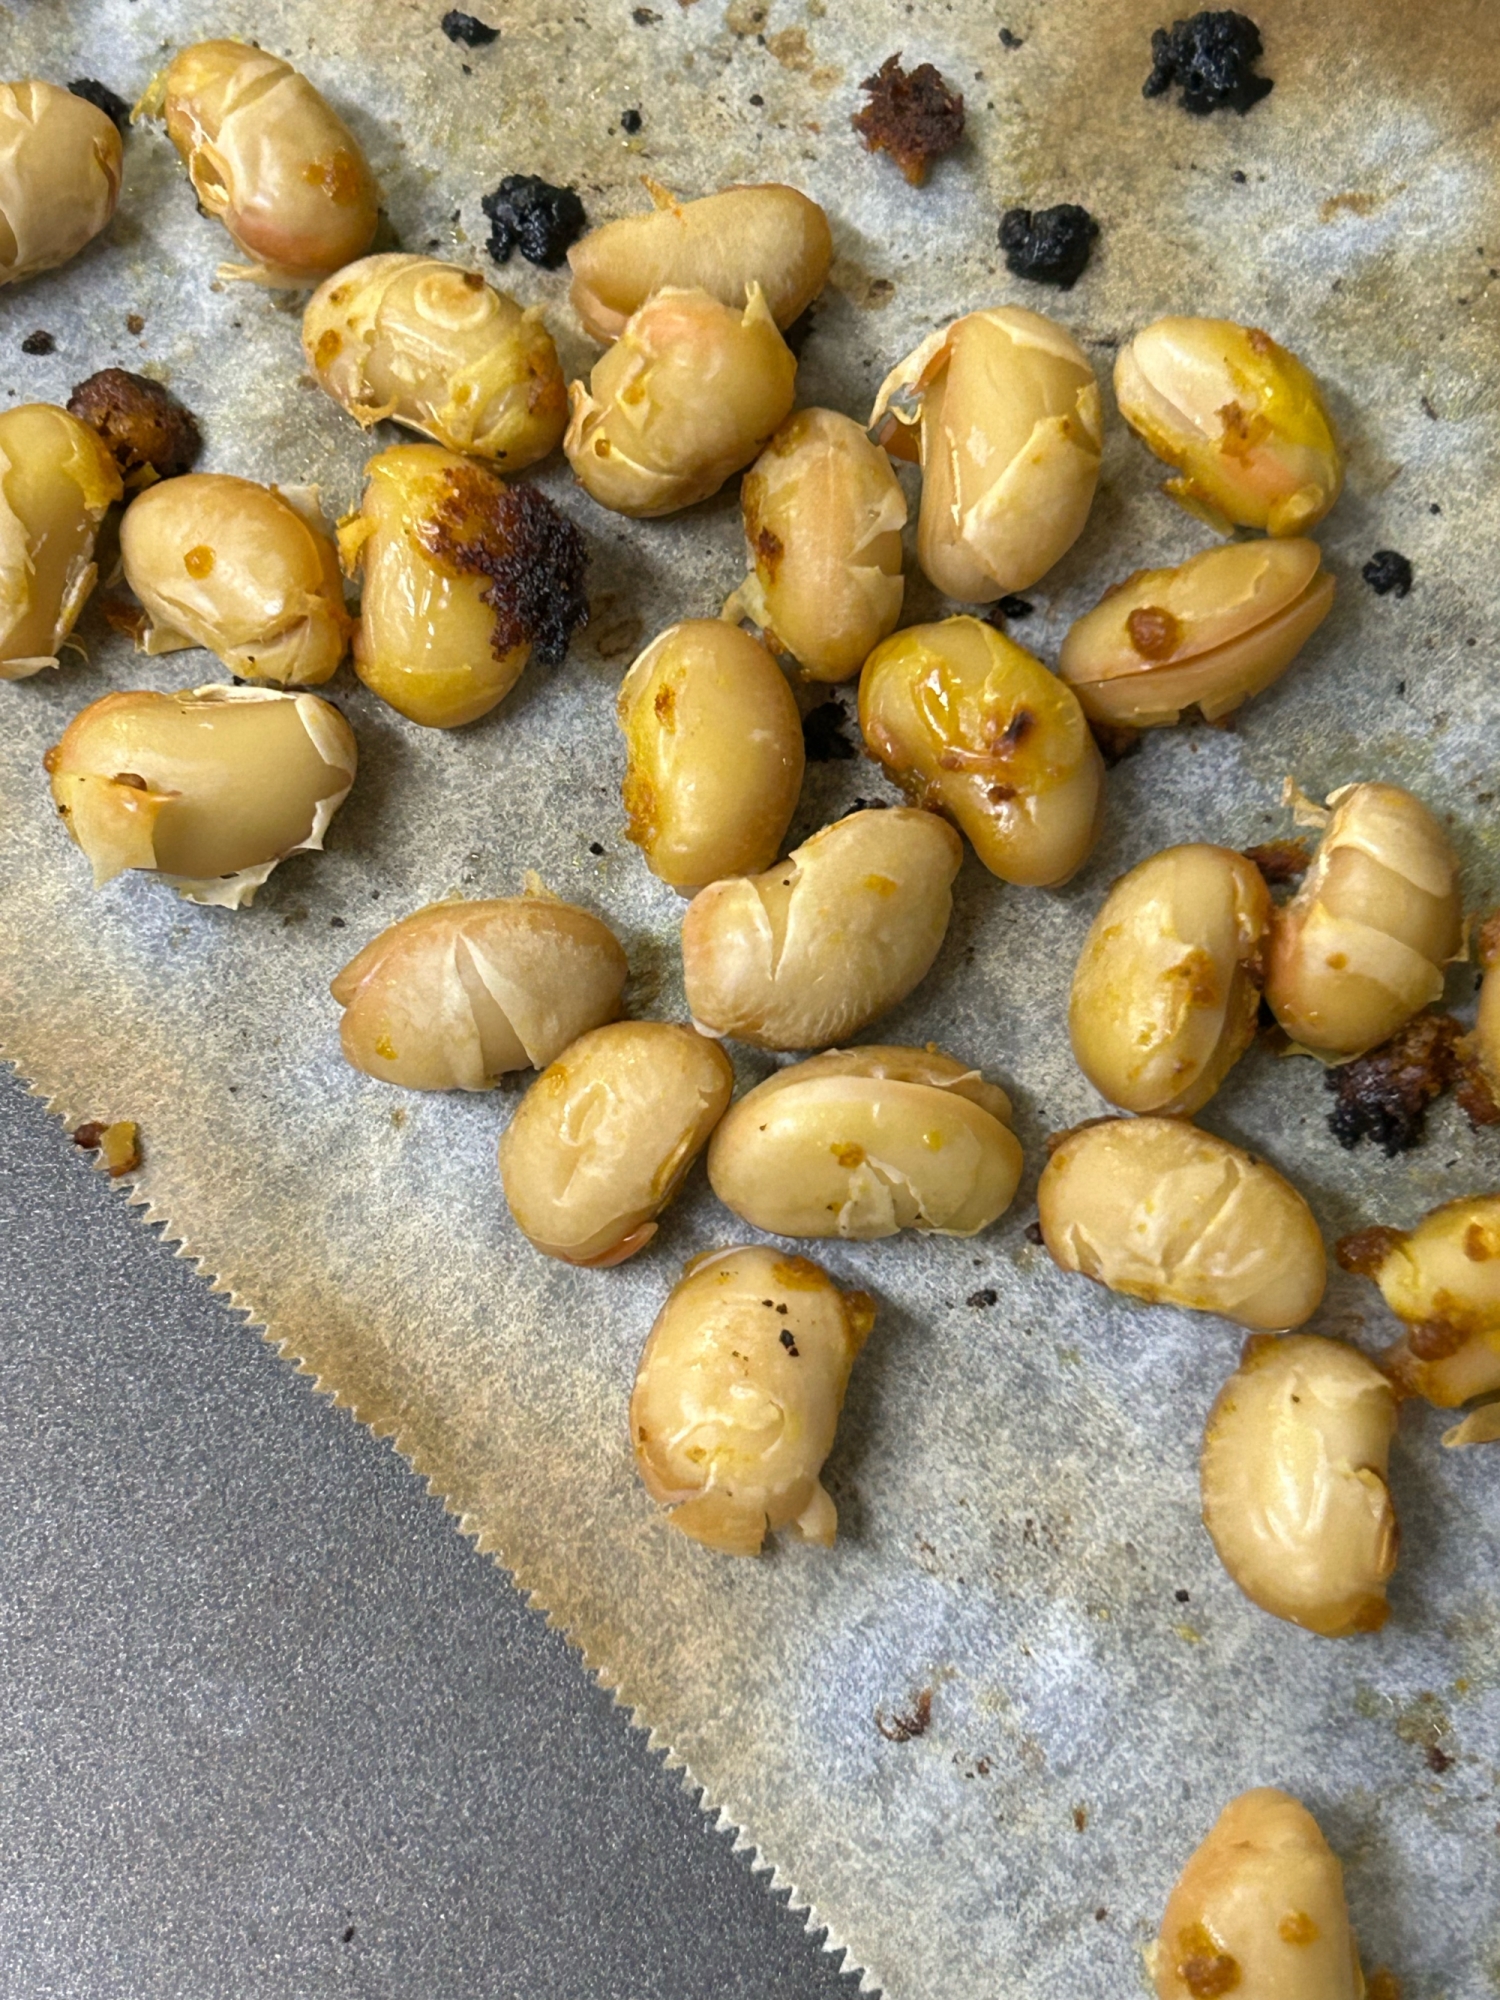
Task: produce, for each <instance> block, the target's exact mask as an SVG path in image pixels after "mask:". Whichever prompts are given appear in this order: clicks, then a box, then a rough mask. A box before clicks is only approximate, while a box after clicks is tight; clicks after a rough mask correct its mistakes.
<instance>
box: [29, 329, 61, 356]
mask: <svg viewBox="0 0 1500 2000" xmlns="http://www.w3.org/2000/svg"><path fill="white" fill-rule="evenodd" d="M21 352H22V353H23V354H55V353H56V352H57V342H56V341H55V340H54V339H53V338H52V335H51V334H50V333H48V332H46V330H45V329H44V328H42V327H38V328H37V330H36V332H35V333H28V334H27V336H26V338H25V339H24V340H23V341H22V342H21Z"/></svg>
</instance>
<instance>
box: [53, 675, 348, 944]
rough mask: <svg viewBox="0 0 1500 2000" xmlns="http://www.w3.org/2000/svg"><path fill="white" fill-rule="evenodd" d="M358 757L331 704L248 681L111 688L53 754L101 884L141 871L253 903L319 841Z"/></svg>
mask: <svg viewBox="0 0 1500 2000" xmlns="http://www.w3.org/2000/svg"><path fill="white" fill-rule="evenodd" d="M355 765H356V755H355V748H354V737H353V734H352V733H351V731H350V728H349V725H348V723H346V722H345V720H344V718H343V717H342V716H341V715H340V714H339V712H338V710H337V709H336V708H333V707H330V705H329V704H328V703H327V702H326V701H320V700H319V699H318V697H317V696H316V695H311V694H285V693H283V692H281V691H280V690H279V689H270V688H249V687H201V688H192V689H190V690H188V691H187V692H186V693H183V694H151V693H147V692H145V691H141V692H132V693H120V694H107V695H105V696H103V698H102V699H101V700H99V701H96V702H92V703H91V704H90V705H89V707H87V708H85V709H84V710H82V711H81V713H79V714H78V715H75V716H74V718H73V720H72V721H71V722H70V723H69V724H68V727H67V729H66V730H65V731H64V732H63V737H62V741H61V742H60V743H58V744H57V745H56V746H55V748H53V749H52V750H49V751H48V753H47V758H46V766H47V770H48V773H49V774H50V776H51V779H52V797H53V801H54V803H55V804H56V806H57V809H58V811H59V812H60V813H61V815H62V817H63V822H64V824H65V825H66V827H67V829H68V832H69V833H70V834H71V836H72V837H73V839H74V840H75V841H76V842H77V844H78V845H79V847H81V848H82V849H83V851H84V853H85V854H86V855H87V856H88V858H89V861H90V862H91V863H92V865H93V870H94V887H95V888H96V889H97V888H100V887H102V886H103V884H104V883H106V882H109V881H112V880H113V879H114V877H115V876H116V875H119V874H121V873H123V872H124V870H125V869H127V868H141V869H147V870H151V871H154V872H155V873H157V874H160V875H162V876H163V877H164V878H165V879H166V880H167V881H169V882H170V883H171V884H172V885H173V887H174V888H176V889H178V890H180V891H181V893H182V894H183V895H184V896H186V897H187V898H188V900H189V901H190V902H194V903H214V904H218V905H220V906H221V907H223V908H226V909H239V908H241V907H242V906H244V905H246V904H248V903H250V902H252V901H253V900H254V897H255V892H256V890H257V889H258V888H259V887H260V885H261V883H262V882H264V881H265V879H266V877H267V876H268V875H269V874H270V873H271V871H272V869H273V868H274V867H275V866H276V865H277V863H278V862H280V861H284V860H285V859H286V857H287V856H288V855H289V854H296V853H299V852H301V851H302V850H303V849H305V848H319V847H321V846H322V845H323V835H324V833H325V832H326V830H327V827H328V823H329V821H330V820H331V819H332V818H333V815H334V814H335V813H336V812H337V811H338V809H339V807H340V806H341V805H342V804H343V803H344V800H345V798H346V797H347V796H348V792H349V787H350V786H351V785H352V784H353V783H354V772H355Z"/></svg>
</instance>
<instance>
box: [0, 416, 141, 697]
mask: <svg viewBox="0 0 1500 2000" xmlns="http://www.w3.org/2000/svg"><path fill="white" fill-rule="evenodd" d="M123 490H124V489H123V487H122V486H121V483H120V474H119V471H118V469H117V467H116V465H115V461H114V459H113V458H112V457H111V456H110V454H109V452H108V451H106V450H105V448H104V446H103V445H102V444H101V443H100V442H99V439H98V438H97V437H96V436H95V434H94V432H93V431H92V430H90V429H89V427H88V425H87V424H81V423H80V422H79V421H78V419H77V418H76V417H71V416H69V415H68V413H67V411H66V410H60V409H58V408H57V406H56V405H55V404H53V403H22V404H20V405H19V406H18V407H17V408H15V409H11V410H3V411H0V680H6V681H20V680H25V679H27V678H28V676H30V675H31V674H35V673H40V672H41V670H42V668H43V667H55V666H56V665H57V659H58V653H59V651H60V649H61V647H62V645H63V642H64V641H65V640H66V639H67V637H68V635H69V633H70V632H71V631H72V630H73V625H74V622H75V620H76V619H77V617H78V614H79V612H80V611H81V610H82V609H83V607H84V604H85V603H86V602H87V599H88V595H89V592H90V591H91V590H92V589H93V587H94V580H95V577H96V575H97V570H96V567H95V564H94V541H95V538H96V536H97V535H98V532H99V523H100V522H101V521H102V520H103V519H104V516H105V514H106V513H107V512H108V511H109V507H110V503H111V502H112V501H115V500H118V499H119V498H120V495H121V493H122V492H123Z"/></svg>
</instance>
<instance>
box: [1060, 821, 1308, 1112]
mask: <svg viewBox="0 0 1500 2000" xmlns="http://www.w3.org/2000/svg"><path fill="white" fill-rule="evenodd" d="M1270 923H1271V898H1270V893H1269V891H1268V890H1267V888H1266V885H1265V882H1264V881H1263V880H1262V878H1261V874H1260V871H1259V869H1257V868H1256V867H1255V865H1254V863H1253V862H1250V861H1247V860H1246V859H1245V857H1244V856H1243V855H1242V854H1236V853H1234V852H1233V851H1232V850H1231V849H1229V848H1225V847H1210V846H1207V845H1204V844H1196V843H1195V844H1192V845H1188V846H1185V847H1168V848H1165V849H1164V850H1163V851H1162V852H1161V853H1160V854H1153V855H1151V856H1150V857H1149V858H1148V859H1147V860H1145V861H1142V862H1139V863H1137V865H1136V866H1135V867H1134V868H1132V869H1131V870H1130V872H1129V873H1128V874H1127V875H1122V876H1121V877H1120V880H1119V881H1118V882H1116V883H1115V885H1114V887H1113V888H1112V889H1111V890H1110V892H1109V895H1108V896H1107V897H1106V898H1105V902H1104V906H1103V908H1102V909H1101V910H1100V912H1099V914H1098V916H1097V917H1095V919H1094V921H1093V923H1092V924H1091V925H1090V927H1089V933H1088V936H1087V937H1086V938H1085V939H1084V942H1083V950H1082V951H1081V952H1080V953H1079V955H1078V964H1077V967H1076V969H1075V971H1074V973H1073V989H1072V993H1071V996H1070V998H1069V1001H1068V1035H1069V1038H1070V1040H1071V1041H1072V1044H1073V1055H1074V1057H1075V1059H1076V1061H1077V1063H1078V1067H1079V1068H1080V1069H1081V1070H1082V1071H1083V1073H1084V1075H1085V1076H1086V1077H1087V1078H1088V1080H1089V1082H1090V1083H1091V1084H1093V1086H1094V1088H1095V1090H1097V1091H1098V1092H1099V1093H1100V1095H1101V1096H1102V1097H1107V1098H1108V1099H1109V1101H1110V1103H1111V1104H1117V1105H1118V1106H1119V1107H1120V1109H1121V1110H1122V1111H1136V1112H1160V1113H1176V1114H1180V1115H1185V1114H1187V1113H1189V1112H1193V1111H1196V1110H1197V1109H1198V1108H1199V1106H1200V1105H1203V1104H1206V1103H1207V1102H1208V1100H1209V1098H1210V1097H1212V1096H1213V1094H1214V1092H1215V1091H1216V1090H1217V1089H1218V1087H1219V1085H1220V1084H1221V1083H1222V1082H1223V1081H1224V1078H1225V1077H1226V1076H1227V1075H1228V1073H1229V1071H1230V1069H1231V1068H1232V1067H1233V1065H1234V1064H1235V1063H1236V1062H1238V1061H1239V1059H1240V1057H1241V1056H1242V1055H1243V1054H1244V1052H1245V1050H1246V1049H1247V1048H1249V1046H1250V1044H1251V1042H1252V1041H1254V1039H1255V1028H1256V1016H1257V1014H1258V1012H1259V1009H1260V989H1261V981H1262V977H1263V971H1264V966H1263V961H1264V954H1265V944H1266V935H1267V932H1268V931H1269V929H1270Z"/></svg>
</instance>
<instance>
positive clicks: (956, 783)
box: [859, 618, 1104, 889]
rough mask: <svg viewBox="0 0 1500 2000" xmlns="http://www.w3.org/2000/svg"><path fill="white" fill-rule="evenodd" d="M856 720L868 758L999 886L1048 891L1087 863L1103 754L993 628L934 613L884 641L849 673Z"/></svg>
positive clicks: (1066, 702) (1098, 810)
mask: <svg viewBox="0 0 1500 2000" xmlns="http://www.w3.org/2000/svg"><path fill="white" fill-rule="evenodd" d="M859 721H860V728H861V729H862V731H863V732H864V739H865V744H866V746H867V748H868V749H869V751H870V754H871V756H873V757H878V758H879V760H880V762H881V763H882V764H883V765H884V766H885V768H886V770H887V771H888V772H889V773H890V775H891V776H892V777H893V778H894V779H895V781H896V783H897V784H898V785H900V786H901V787H902V789H903V790H904V791H905V792H906V793H907V794H908V796H909V797H911V798H912V799H913V800H914V801H916V802H918V803H919V804H922V805H924V806H927V807H929V808H935V809H937V810H939V811H941V812H944V813H946V814H947V815H948V816H949V817H950V818H951V819H953V820H955V821H956V822H957V823H958V825H959V827H960V828H961V829H962V830H963V832H964V833H966V834H967V835H968V837H969V840H970V841H971V842H972V843H973V847H974V852H975V853H976V854H977V855H978V856H979V858H980V860H981V861H982V862H983V863H984V865H985V867H986V868H988V869H989V871H990V873H991V874H993V875H998V876H999V877H1000V878H1001V880H1002V881H1005V882H1016V883H1020V884H1024V885H1026V886H1028V887H1040V888H1049V889H1050V888H1056V887H1057V886H1058V885H1059V884H1061V883H1063V882H1066V881H1067V880H1068V878H1069V876H1071V875H1073V874H1075V873H1076V872H1077V870H1078V869H1079V868H1080V867H1081V866H1082V865H1083V863H1084V862H1085V861H1086V860H1087V859H1088V856H1089V854H1090V852H1091V851H1092V849H1093V846H1094V843H1095V841H1096V840H1097V839H1098V837H1099V829H1100V825H1101V823H1102V818H1103V811H1104V763H1103V759H1102V758H1101V757H1100V755H1099V751H1098V748H1097V746H1096V745H1095V743H1094V739H1093V737H1092V736H1091V735H1090V733H1089V727H1088V723H1087V722H1086V721H1085V719H1084V714H1083V710H1082V709H1081V708H1080V706H1079V704H1078V700H1077V697H1076V696H1075V695H1074V694H1073V692H1072V690H1071V689H1070V688H1068V687H1066V686H1065V685H1064V684H1063V682H1061V681H1060V680H1059V679H1058V678H1057V676H1056V675H1055V674H1051V673H1049V672H1048V671H1047V669H1046V668H1045V667H1044V666H1043V665H1042V663H1041V661H1040V660H1038V659H1035V658H1033V656H1032V655H1031V654H1030V653H1028V652H1027V651H1026V650H1025V648H1024V647H1022V646H1018V645H1017V644H1016V643H1015V641H1014V640H1013V639H1008V638H1007V637H1006V636H1005V634H1004V633H1003V632H997V631H996V630H995V628H994V626H993V625H987V624H985V623H984V621H983V620H982V619H978V618H945V619H943V620H942V622H941V623H940V624H936V625H912V626H908V627H907V629H906V630H905V631H904V632H897V633H896V634H895V635H894V636H893V637H891V638H889V639H887V640H886V641H885V643H884V644H883V645H881V646H878V647H877V648H876V650H875V651H874V652H873V653H872V654H871V655H870V658H869V659H868V660H867V661H866V663H865V669H864V672H863V674H862V675H861V676H860V683H859Z"/></svg>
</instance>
